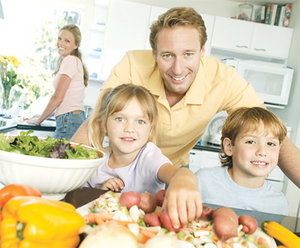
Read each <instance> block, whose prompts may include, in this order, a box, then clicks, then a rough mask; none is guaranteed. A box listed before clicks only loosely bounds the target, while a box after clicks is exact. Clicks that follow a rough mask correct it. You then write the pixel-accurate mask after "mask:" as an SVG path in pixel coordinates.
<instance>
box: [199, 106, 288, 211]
mask: <svg viewBox="0 0 300 248" xmlns="http://www.w3.org/2000/svg"><path fill="white" fill-rule="evenodd" d="M285 136H286V127H285V126H284V124H283V123H282V122H281V121H280V120H279V118H278V117H276V116H275V115H274V114H273V113H271V112H270V111H268V110H266V109H264V108H260V107H253V108H239V109H237V110H235V111H234V112H232V113H231V115H229V116H228V117H227V119H226V121H225V123H224V126H223V128H222V138H221V154H220V160H221V164H222V167H219V166H218V167H214V168H205V169H200V170H198V171H197V173H196V176H197V178H198V181H199V190H200V191H201V194H202V199H203V202H205V203H211V204H217V205H222V206H228V207H233V208H240V209H249V210H257V211H261V212H268V213H275V214H282V215H287V214H288V213H289V208H288V201H287V199H286V198H285V196H284V195H283V193H282V192H280V191H279V190H277V189H275V188H274V187H273V186H272V185H271V183H270V182H268V181H266V180H265V179H266V177H267V176H268V174H269V173H270V172H271V171H272V170H273V169H274V168H275V167H276V165H277V162H278V156H279V150H280V145H281V142H282V141H283V139H284V138H285Z"/></svg>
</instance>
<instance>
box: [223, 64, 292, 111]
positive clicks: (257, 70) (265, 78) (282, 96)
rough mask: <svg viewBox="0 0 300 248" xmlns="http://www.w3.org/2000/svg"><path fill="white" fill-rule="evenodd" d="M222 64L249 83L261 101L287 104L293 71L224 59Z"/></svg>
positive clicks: (276, 66) (281, 104) (281, 67)
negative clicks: (229, 67) (234, 70)
mask: <svg viewBox="0 0 300 248" xmlns="http://www.w3.org/2000/svg"><path fill="white" fill-rule="evenodd" d="M222 62H223V63H224V64H226V65H229V66H232V67H234V68H235V69H236V71H237V72H238V73H239V74H240V75H241V76H242V77H243V78H245V79H246V81H248V82H250V83H251V84H252V86H253V87H254V89H255V91H256V92H257V93H258V95H259V96H260V97H261V98H262V100H263V101H264V102H265V103H266V104H269V105H273V106H274V105H277V106H284V105H287V104H288V99H289V94H290V89H291V85H292V79H293V73H294V70H293V69H292V68H290V67H288V66H286V65H283V64H278V63H271V62H264V61H256V60H241V59H236V58H225V59H222Z"/></svg>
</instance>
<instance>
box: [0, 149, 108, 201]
mask: <svg viewBox="0 0 300 248" xmlns="http://www.w3.org/2000/svg"><path fill="white" fill-rule="evenodd" d="M87 148H88V149H90V147H87ZM102 154H103V156H102V157H101V158H97V159H57V158H45V157H37V156H30V155H24V154H19V153H15V152H6V151H2V150H0V183H2V184H4V185H7V184H26V185H30V186H32V187H34V188H36V189H37V190H39V191H40V192H41V193H42V196H44V197H47V198H52V199H56V200H61V199H63V198H64V196H65V194H66V193H67V192H69V191H71V190H74V189H76V188H79V187H81V186H82V185H83V184H84V183H85V182H86V181H87V180H88V179H89V178H90V177H91V175H92V174H93V173H94V171H95V170H96V169H97V167H98V166H99V165H101V163H103V161H104V160H105V153H104V152H102Z"/></svg>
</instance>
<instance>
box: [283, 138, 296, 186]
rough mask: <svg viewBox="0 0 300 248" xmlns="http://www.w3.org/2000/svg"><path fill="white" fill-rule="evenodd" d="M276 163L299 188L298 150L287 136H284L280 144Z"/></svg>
mask: <svg viewBox="0 0 300 248" xmlns="http://www.w3.org/2000/svg"><path fill="white" fill-rule="evenodd" d="M278 165H279V167H280V169H281V170H282V171H283V172H284V174H285V175H286V176H287V177H288V178H289V179H290V180H291V181H293V182H294V183H295V184H296V185H297V186H298V188H300V150H299V149H298V148H297V147H296V146H295V145H294V144H293V143H292V142H291V141H290V140H289V139H288V138H285V139H284V140H283V142H282V144H281V148H280V154H279V161H278Z"/></svg>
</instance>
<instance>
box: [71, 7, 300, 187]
mask: <svg viewBox="0 0 300 248" xmlns="http://www.w3.org/2000/svg"><path fill="white" fill-rule="evenodd" d="M206 39H207V36H206V30H205V25H204V22H203V19H202V18H201V16H200V15H199V14H198V13H197V12H196V11H195V10H193V9H192V8H172V9H170V10H168V11H167V12H166V13H164V14H163V15H161V16H160V17H159V19H158V20H157V21H156V22H155V23H153V24H152V26H151V34H150V43H151V47H152V52H151V51H130V52H128V53H127V54H126V55H125V56H124V58H123V59H122V60H121V62H120V63H119V64H118V65H116V66H115V67H114V68H113V70H112V74H111V76H110V78H109V79H108V80H107V81H106V82H105V84H104V85H103V88H108V87H115V86H117V85H119V84H123V83H133V84H139V85H143V86H144V87H146V88H148V89H149V90H150V92H151V93H152V94H153V95H154V97H155V98H156V100H157V103H158V110H159V118H160V119H159V124H158V128H157V135H156V137H157V138H156V141H157V142H156V144H157V145H158V147H160V149H161V150H162V152H163V153H164V154H165V155H166V156H167V157H168V158H169V159H170V160H171V161H172V162H173V164H174V165H175V166H179V167H181V166H187V165H188V158H189V151H190V149H191V148H192V147H193V146H194V145H195V144H196V143H197V141H198V140H199V138H200V137H201V136H202V134H203V133H204V131H205V128H206V126H207V124H208V123H209V121H210V120H211V119H212V117H213V116H214V115H215V114H216V113H218V112H220V111H222V110H225V111H227V112H228V113H231V112H232V111H233V110H234V109H236V108H238V107H242V106H245V107H253V106H263V102H262V100H261V99H260V98H259V97H258V95H257V94H256V93H255V91H254V89H253V87H252V86H251V85H250V84H249V83H247V82H246V81H245V80H244V79H243V78H242V77H241V76H239V74H237V73H236V72H235V70H234V69H233V68H231V67H227V66H225V65H223V64H222V63H220V62H219V61H218V60H217V59H215V58H212V57H209V56H205V55H204V53H205V42H206ZM100 101H101V99H99V101H98V103H97V104H99V102H100ZM90 140H91V139H89V138H88V123H87V122H86V123H85V124H83V126H82V127H81V128H80V129H79V131H78V132H77V133H76V134H75V136H74V137H73V139H72V141H74V142H83V143H85V144H89V145H91V142H90ZM296 161H300V151H299V149H297V147H296V146H294V145H293V144H292V143H291V142H290V141H289V140H288V139H287V138H286V139H285V140H284V142H283V144H282V148H281V152H280V159H279V164H280V168H281V169H282V170H283V171H284V172H285V173H286V174H287V176H288V177H289V178H290V179H291V180H293V181H294V182H295V183H296V184H297V185H298V187H300V166H298V165H297V164H296Z"/></svg>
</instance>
